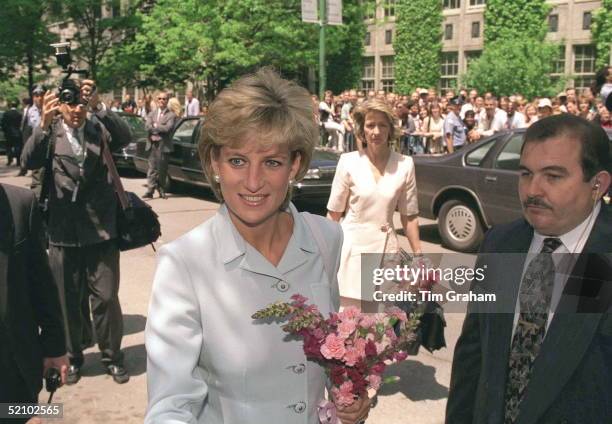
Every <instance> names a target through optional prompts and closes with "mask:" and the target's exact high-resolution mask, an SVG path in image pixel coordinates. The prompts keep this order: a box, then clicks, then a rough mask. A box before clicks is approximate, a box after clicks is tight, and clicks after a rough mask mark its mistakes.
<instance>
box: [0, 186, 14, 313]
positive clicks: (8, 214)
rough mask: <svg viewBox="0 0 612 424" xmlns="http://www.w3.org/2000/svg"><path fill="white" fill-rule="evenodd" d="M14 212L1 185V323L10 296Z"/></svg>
mask: <svg viewBox="0 0 612 424" xmlns="http://www.w3.org/2000/svg"><path fill="white" fill-rule="evenodd" d="M14 233H15V229H14V224H13V213H12V211H11V206H10V205H9V202H8V197H7V195H6V193H5V191H4V188H3V187H2V185H0V323H1V322H3V320H4V316H5V314H6V302H7V296H8V259H9V255H11V252H12V250H13V238H14Z"/></svg>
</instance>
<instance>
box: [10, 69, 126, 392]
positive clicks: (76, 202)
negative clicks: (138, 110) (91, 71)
mask: <svg viewBox="0 0 612 424" xmlns="http://www.w3.org/2000/svg"><path fill="white" fill-rule="evenodd" d="M68 83H70V88H71V89H72V91H73V92H76V93H79V92H80V96H81V102H79V103H77V104H69V103H60V100H59V99H58V97H57V96H56V95H55V94H54V93H53V92H50V91H48V92H47V93H46V94H45V97H44V103H43V107H42V118H41V122H40V125H39V126H37V127H36V128H35V129H34V132H33V133H32V135H31V137H30V139H29V140H28V142H27V143H26V145H25V146H24V149H23V154H22V160H23V161H24V162H25V164H26V166H27V167H28V169H37V168H40V167H41V166H43V165H45V161H46V159H47V151H48V146H49V143H52V144H53V146H54V147H53V156H52V169H51V171H50V172H51V184H50V187H49V194H48V196H49V197H48V205H49V206H48V210H49V224H48V226H47V229H48V231H47V232H48V237H49V261H50V264H51V270H52V272H53V276H54V278H55V282H56V284H57V285H58V289H59V293H60V296H61V300H62V312H63V314H64V322H65V326H66V327H65V328H66V337H67V343H66V344H67V348H68V356H69V357H70V368H69V370H68V377H67V383H68V384H75V383H77V382H78V380H79V379H80V377H81V367H82V366H83V363H84V357H83V345H84V344H83V331H84V330H83V328H84V325H88V324H89V323H88V322H84V321H87V320H86V319H85V317H84V314H83V312H82V305H83V303H85V302H86V299H87V296H89V297H90V299H91V307H92V309H91V312H92V315H93V322H94V328H95V332H96V336H97V339H98V346H99V347H100V351H101V353H102V358H101V359H102V363H103V364H104V366H105V369H106V371H107V372H108V373H109V374H110V375H111V376H112V377H113V379H114V381H115V382H117V383H125V382H127V381H128V379H129V375H128V373H127V371H126V370H125V368H124V366H123V353H122V352H121V339H122V336H123V317H122V313H121V305H120V304H119V247H118V245H117V240H116V238H117V207H118V202H117V196H116V194H115V189H114V187H113V185H112V183H111V182H110V180H109V178H108V169H107V167H106V164H105V163H104V160H103V157H102V153H101V149H103V148H104V140H106V141H107V142H108V143H107V145H108V146H109V148H110V149H111V150H116V149H119V148H121V147H123V146H125V145H127V143H129V141H130V140H131V134H130V128H129V127H128V125H127V123H126V122H125V121H124V120H123V119H121V117H119V116H118V115H116V114H115V113H113V112H112V111H109V110H106V109H105V108H104V107H103V106H102V105H101V104H100V103H99V99H98V96H97V94H95V91H93V88H94V87H95V84H94V82H93V81H92V80H84V81H83V82H82V83H80V82H79V81H78V80H74V79H73V80H69V81H68V82H65V83H64V84H66V86H68V85H67V84H68ZM92 92H93V94H92ZM88 110H89V111H91V112H92V115H91V118H88V117H87V113H88ZM87 318H89V317H87Z"/></svg>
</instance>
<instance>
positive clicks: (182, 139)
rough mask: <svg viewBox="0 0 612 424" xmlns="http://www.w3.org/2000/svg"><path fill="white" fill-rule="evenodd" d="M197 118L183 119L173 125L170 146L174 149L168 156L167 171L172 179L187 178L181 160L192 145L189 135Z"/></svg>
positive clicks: (184, 179)
mask: <svg viewBox="0 0 612 424" xmlns="http://www.w3.org/2000/svg"><path fill="white" fill-rule="evenodd" d="M197 123H198V120H197V119H183V120H181V121H180V122H179V123H178V124H177V125H176V127H175V129H174V133H173V134H172V146H173V147H174V151H173V152H172V153H171V154H170V156H169V158H168V172H169V174H170V176H171V177H172V178H174V179H177V180H181V181H186V180H188V177H187V175H185V172H184V169H183V161H184V158H185V153H186V152H188V151H189V150H190V148H191V146H192V141H191V136H192V134H193V129H194V128H195V126H196V125H197Z"/></svg>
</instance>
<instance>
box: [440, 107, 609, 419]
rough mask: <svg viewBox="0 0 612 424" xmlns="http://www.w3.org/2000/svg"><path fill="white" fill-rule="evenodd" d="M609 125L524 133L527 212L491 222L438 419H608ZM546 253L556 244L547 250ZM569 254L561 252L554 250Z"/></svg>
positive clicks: (569, 124) (564, 123)
mask: <svg viewBox="0 0 612 424" xmlns="http://www.w3.org/2000/svg"><path fill="white" fill-rule="evenodd" d="M610 181H611V177H610V146H609V141H608V137H607V136H606V133H605V132H604V131H603V130H602V129H601V128H597V126H595V125H593V124H592V123H590V122H588V121H586V120H585V119H582V118H580V117H577V116H573V115H569V114H561V115H556V116H552V117H549V118H545V119H542V120H540V121H538V122H536V123H535V124H533V125H532V126H531V127H529V129H528V130H527V132H526V133H525V141H524V144H523V147H522V151H521V159H520V176H519V197H520V200H521V202H522V204H523V211H524V218H523V219H520V220H517V221H515V222H512V223H509V224H505V225H499V226H495V227H493V228H492V229H491V230H490V231H489V232H488V233H487V235H486V237H485V240H484V241H483V243H482V245H481V248H480V253H479V256H478V260H477V263H476V267H477V268H481V267H484V269H485V276H486V278H485V279H484V280H483V281H482V282H475V283H474V284H473V285H472V287H471V290H472V291H474V292H476V293H495V294H496V296H497V300H496V301H495V302H489V303H486V302H480V303H478V302H472V303H470V304H469V306H468V313H467V316H466V319H465V322H464V324H463V330H462V333H461V336H460V338H459V340H458V342H457V345H456V348H455V356H454V360H453V369H452V377H451V384H450V392H449V397H448V404H447V410H446V414H447V415H446V422H447V423H449V424H450V423H452V424H457V423H459V424H461V423H483V424H484V423H487V424H494V423H500V424H501V423H504V424H515V423H516V424H527V423H533V424H535V423H540V424H542V423H549V424H552V423H578V422H584V423H587V422H588V423H602V424H603V423H607V422H609V418H610V405H612V316H611V315H610V312H611V311H612V306H611V305H612V282H611V278H612V254H611V253H610V252H612V211H611V209H610V206H609V205H606V204H605V203H604V202H603V201H602V197H603V195H604V194H605V193H606V192H607V191H608V188H609V186H610ZM553 252H554V254H553ZM560 253H565V255H560Z"/></svg>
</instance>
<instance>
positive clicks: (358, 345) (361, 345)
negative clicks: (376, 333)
mask: <svg viewBox="0 0 612 424" xmlns="http://www.w3.org/2000/svg"><path fill="white" fill-rule="evenodd" d="M366 343H367V342H366V341H365V340H364V339H357V340H355V341H354V342H353V346H354V348H355V350H357V352H358V353H359V356H362V357H365V347H366Z"/></svg>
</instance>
